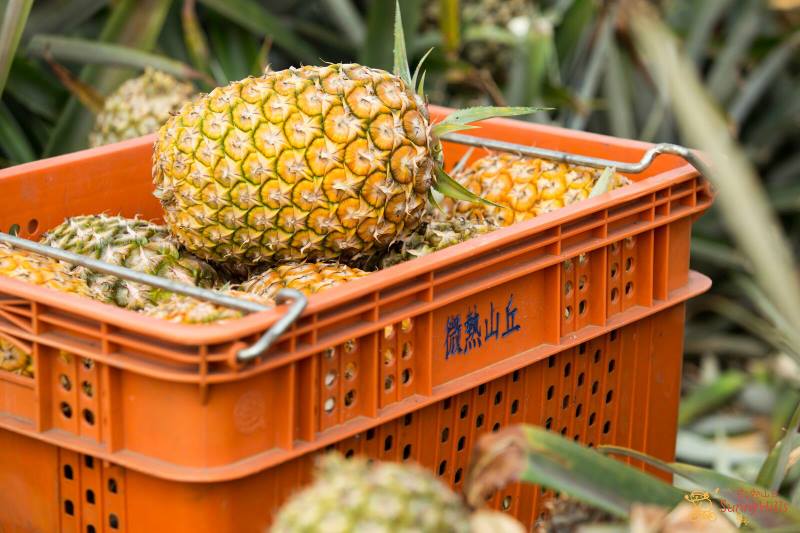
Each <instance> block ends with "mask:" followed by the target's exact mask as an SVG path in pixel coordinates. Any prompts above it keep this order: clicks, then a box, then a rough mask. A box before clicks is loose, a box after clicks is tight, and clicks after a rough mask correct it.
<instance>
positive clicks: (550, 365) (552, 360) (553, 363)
mask: <svg viewBox="0 0 800 533" xmlns="http://www.w3.org/2000/svg"><path fill="white" fill-rule="evenodd" d="M554 366H556V356H555V355H551V356H550V357H548V358H547V368H553V367H554Z"/></svg>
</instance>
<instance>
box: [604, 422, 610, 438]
mask: <svg viewBox="0 0 800 533" xmlns="http://www.w3.org/2000/svg"><path fill="white" fill-rule="evenodd" d="M609 431H611V421H610V420H606V423H605V424H603V435H608V432H609Z"/></svg>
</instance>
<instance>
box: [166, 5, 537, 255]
mask: <svg viewBox="0 0 800 533" xmlns="http://www.w3.org/2000/svg"><path fill="white" fill-rule="evenodd" d="M396 28H397V29H398V30H399V31H396V35H397V44H396V46H398V50H404V43H403V37H402V24H401V23H400V21H399V17H397V19H396ZM396 57H397V58H398V65H395V72H396V73H397V74H396V75H394V74H390V73H389V72H386V71H383V70H378V69H373V68H368V67H364V66H361V65H356V64H333V65H326V66H321V67H320V66H305V67H302V68H290V69H287V70H281V71H277V72H275V71H270V70H267V72H266V73H265V74H264V75H263V76H261V77H257V78H247V79H244V80H241V81H237V82H234V83H231V84H230V85H228V86H225V87H218V88H216V89H214V90H213V91H211V93H210V94H208V95H204V96H202V97H200V98H198V99H196V100H195V101H194V102H192V103H191V104H187V105H185V106H184V107H183V108H182V109H181V110H180V112H179V113H178V114H177V115H175V116H173V117H172V118H170V119H169V121H167V123H166V124H165V125H164V126H163V127H162V128H161V130H160V132H159V135H158V139H157V141H156V145H155V151H154V155H153V179H154V182H155V185H156V196H157V197H158V198H159V199H160V200H161V204H162V205H163V207H164V219H165V220H166V222H167V225H168V226H169V227H170V229H171V230H172V232H173V233H174V234H175V235H176V236H177V238H178V239H179V240H180V241H181V242H182V243H183V244H184V246H186V248H187V249H188V250H189V251H191V252H193V253H196V254H197V255H198V256H200V257H201V258H204V259H208V260H213V261H218V262H226V261H228V262H238V263H249V264H255V263H261V262H275V261H287V260H305V259H312V260H320V259H338V258H349V257H357V256H361V255H369V254H372V253H374V252H378V251H382V250H385V249H386V248H387V247H389V245H390V244H391V243H392V242H394V241H396V240H400V239H403V238H404V237H406V236H408V235H409V234H410V233H411V232H412V231H413V230H414V229H415V228H416V227H417V226H418V225H419V222H420V219H421V217H422V215H423V213H424V212H425V209H426V206H427V200H428V193H429V191H430V189H431V187H432V186H433V187H436V188H439V189H441V190H442V191H443V192H445V193H446V194H455V195H458V196H459V197H461V198H462V199H465V198H471V199H473V200H477V198H473V197H472V196H471V195H469V192H468V191H465V190H463V189H462V188H460V187H458V184H456V183H455V182H453V181H452V179H450V178H449V177H448V176H447V175H446V174H444V171H443V170H441V163H442V162H441V148H440V145H439V142H438V140H437V134H438V133H441V132H443V131H453V129H459V128H462V129H463V128H465V127H466V126H465V124H466V123H468V122H474V121H476V120H481V119H484V118H488V117H489V116H496V115H501V114H502V115H512V114H522V113H529V112H530V111H531V110H530V109H528V108H502V109H498V110H496V111H493V112H491V113H489V112H487V109H485V108H483V109H480V110H478V112H472V113H460V114H453V115H451V116H450V117H448V118H447V119H445V121H443V122H444V123H443V124H442V125H436V126H431V124H430V122H429V116H428V112H427V109H426V107H425V103H424V98H423V97H422V96H420V95H418V94H417V93H416V92H415V88H416V85H417V83H416V76H415V77H414V78H412V76H411V74H410V71H409V68H408V63H407V62H405V58H404V57H402V54H397V55H396Z"/></svg>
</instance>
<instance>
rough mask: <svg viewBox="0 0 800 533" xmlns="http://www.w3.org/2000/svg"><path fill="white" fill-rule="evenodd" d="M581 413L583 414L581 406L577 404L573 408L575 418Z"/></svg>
mask: <svg viewBox="0 0 800 533" xmlns="http://www.w3.org/2000/svg"><path fill="white" fill-rule="evenodd" d="M582 412H583V404H582V403H579V404H578V405H577V406H575V418H580V416H581V413H582Z"/></svg>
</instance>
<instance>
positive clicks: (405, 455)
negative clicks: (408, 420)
mask: <svg viewBox="0 0 800 533" xmlns="http://www.w3.org/2000/svg"><path fill="white" fill-rule="evenodd" d="M409 457H411V445H410V444H406V445H405V446H403V461H407V460H408V458H409Z"/></svg>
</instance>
